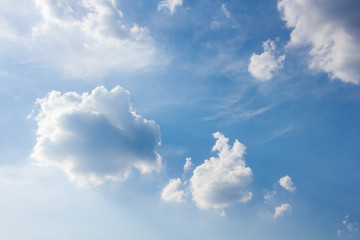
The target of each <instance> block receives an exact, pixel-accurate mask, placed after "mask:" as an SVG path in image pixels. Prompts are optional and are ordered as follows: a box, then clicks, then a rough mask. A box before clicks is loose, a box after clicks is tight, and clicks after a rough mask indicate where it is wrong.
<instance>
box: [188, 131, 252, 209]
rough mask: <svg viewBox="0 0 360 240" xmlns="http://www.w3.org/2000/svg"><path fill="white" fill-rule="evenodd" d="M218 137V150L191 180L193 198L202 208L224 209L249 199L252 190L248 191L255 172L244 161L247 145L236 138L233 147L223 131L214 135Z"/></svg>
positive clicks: (199, 167) (196, 169)
mask: <svg viewBox="0 0 360 240" xmlns="http://www.w3.org/2000/svg"><path fill="white" fill-rule="evenodd" d="M213 136H214V138H215V139H217V140H216V143H215V145H214V146H213V148H212V151H214V152H218V156H217V157H211V158H210V159H207V160H205V161H204V163H203V164H201V165H200V166H198V167H196V168H195V170H194V173H193V176H192V177H191V179H190V188H191V193H192V199H193V201H194V202H195V204H196V206H198V207H199V208H202V209H208V208H214V209H223V208H226V207H229V206H231V205H232V204H234V203H238V202H247V201H249V200H250V199H251V198H252V193H251V192H249V191H246V187H247V185H248V184H249V183H250V182H251V181H252V175H253V174H252V171H251V169H250V168H249V167H246V164H245V161H244V154H245V149H246V147H245V145H243V144H241V143H240V142H239V141H238V140H235V142H234V144H233V146H232V147H231V146H229V144H228V142H229V139H228V138H226V137H225V136H224V135H222V134H221V133H220V132H216V133H214V134H213Z"/></svg>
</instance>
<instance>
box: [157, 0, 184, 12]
mask: <svg viewBox="0 0 360 240" xmlns="http://www.w3.org/2000/svg"><path fill="white" fill-rule="evenodd" d="M182 4H183V1H182V0H164V1H161V2H160V3H159V5H158V11H161V10H162V9H165V8H167V9H168V10H169V11H170V14H173V13H174V12H175V9H176V7H177V6H182Z"/></svg>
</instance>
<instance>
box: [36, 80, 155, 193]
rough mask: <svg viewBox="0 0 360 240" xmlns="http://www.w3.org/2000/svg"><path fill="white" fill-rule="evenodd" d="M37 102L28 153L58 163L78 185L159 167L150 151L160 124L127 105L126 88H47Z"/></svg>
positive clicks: (39, 160) (47, 163)
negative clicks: (87, 90) (82, 90)
mask: <svg viewBox="0 0 360 240" xmlns="http://www.w3.org/2000/svg"><path fill="white" fill-rule="evenodd" d="M37 104H38V105H39V106H40V109H39V112H38V113H37V115H36V116H35V120H36V121H37V131H36V134H37V138H36V144H35V146H34V148H33V151H32V154H31V157H32V158H34V159H36V160H37V164H39V165H42V166H56V167H59V168H60V169H62V170H63V171H64V172H65V173H66V174H67V175H68V177H69V178H70V179H71V180H72V181H75V182H77V183H78V184H79V185H82V186H96V185H99V184H101V183H103V182H104V181H105V180H108V179H110V180H125V179H126V178H127V176H128V175H129V174H130V172H131V170H132V168H136V169H138V170H140V172H141V173H149V172H152V171H160V169H161V157H160V155H159V154H158V153H157V152H156V151H155V148H156V147H157V146H158V145H159V144H160V130H159V127H158V126H157V125H156V123H155V122H154V121H150V120H147V119H145V118H143V117H142V116H140V115H137V114H136V113H135V112H134V111H133V110H132V108H131V105H130V101H129V92H128V91H127V90H125V89H123V88H121V87H119V86H118V87H115V88H113V89H112V90H111V91H107V90H106V89H105V88H104V87H97V88H95V89H94V90H93V91H92V92H91V93H83V94H82V95H79V94H78V93H75V92H67V93H64V94H61V93H60V92H56V91H52V92H50V93H49V94H48V95H47V96H46V97H44V98H41V99H37Z"/></svg>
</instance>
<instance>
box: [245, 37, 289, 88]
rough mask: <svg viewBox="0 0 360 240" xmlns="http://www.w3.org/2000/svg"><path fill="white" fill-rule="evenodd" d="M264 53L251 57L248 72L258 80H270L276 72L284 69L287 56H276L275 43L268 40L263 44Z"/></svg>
mask: <svg viewBox="0 0 360 240" xmlns="http://www.w3.org/2000/svg"><path fill="white" fill-rule="evenodd" d="M263 49H264V52H263V53H261V54H260V55H257V54H255V53H253V54H252V55H251V57H250V63H249V65H248V71H249V73H250V74H251V76H253V77H254V78H256V79H259V80H261V81H267V80H270V79H271V78H272V77H273V76H274V73H275V72H276V71H278V70H279V69H281V68H282V67H283V62H284V60H285V55H281V56H276V52H275V50H276V46H275V43H274V41H271V40H270V39H268V40H267V41H265V42H263Z"/></svg>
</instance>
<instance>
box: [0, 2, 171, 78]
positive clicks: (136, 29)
mask: <svg viewBox="0 0 360 240" xmlns="http://www.w3.org/2000/svg"><path fill="white" fill-rule="evenodd" d="M20 2H23V5H24V6H26V8H27V11H25V10H22V9H23V8H19V9H15V8H12V7H7V8H6V9H7V11H10V12H12V13H13V14H11V13H9V14H1V16H0V26H2V30H0V31H1V33H2V35H3V36H2V37H0V46H1V45H6V46H11V47H12V51H15V50H16V51H17V52H18V54H17V55H19V56H18V57H22V58H23V59H26V60H27V61H31V62H34V63H36V64H39V65H40V66H42V67H50V68H52V69H55V70H57V71H59V72H61V73H62V74H64V75H69V76H71V77H79V78H85V79H88V78H96V77H99V76H103V75H104V74H106V73H108V72H109V71H134V70H137V69H147V68H149V67H150V66H154V64H155V65H156V64H157V63H159V64H160V62H164V61H165V59H164V58H162V55H161V54H160V52H158V51H157V49H156V47H155V43H154V40H153V39H152V37H151V36H150V32H149V29H147V28H146V27H141V26H139V25H137V24H136V23H133V24H131V23H127V22H126V21H124V14H123V13H122V12H121V11H120V10H119V9H118V7H117V4H116V1H115V0H75V1H68V0H34V1H33V3H34V4H30V3H31V2H30V1H24V0H22V1H20ZM3 5H5V6H7V5H8V4H3ZM20 5H21V4H20ZM3 12H4V11H2V10H0V13H3ZM13 15H14V16H15V17H14V16H13ZM6 49H7V48H5V50H6ZM5 50H4V49H3V50H2V51H5ZM20 53H21V54H20Z"/></svg>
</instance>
